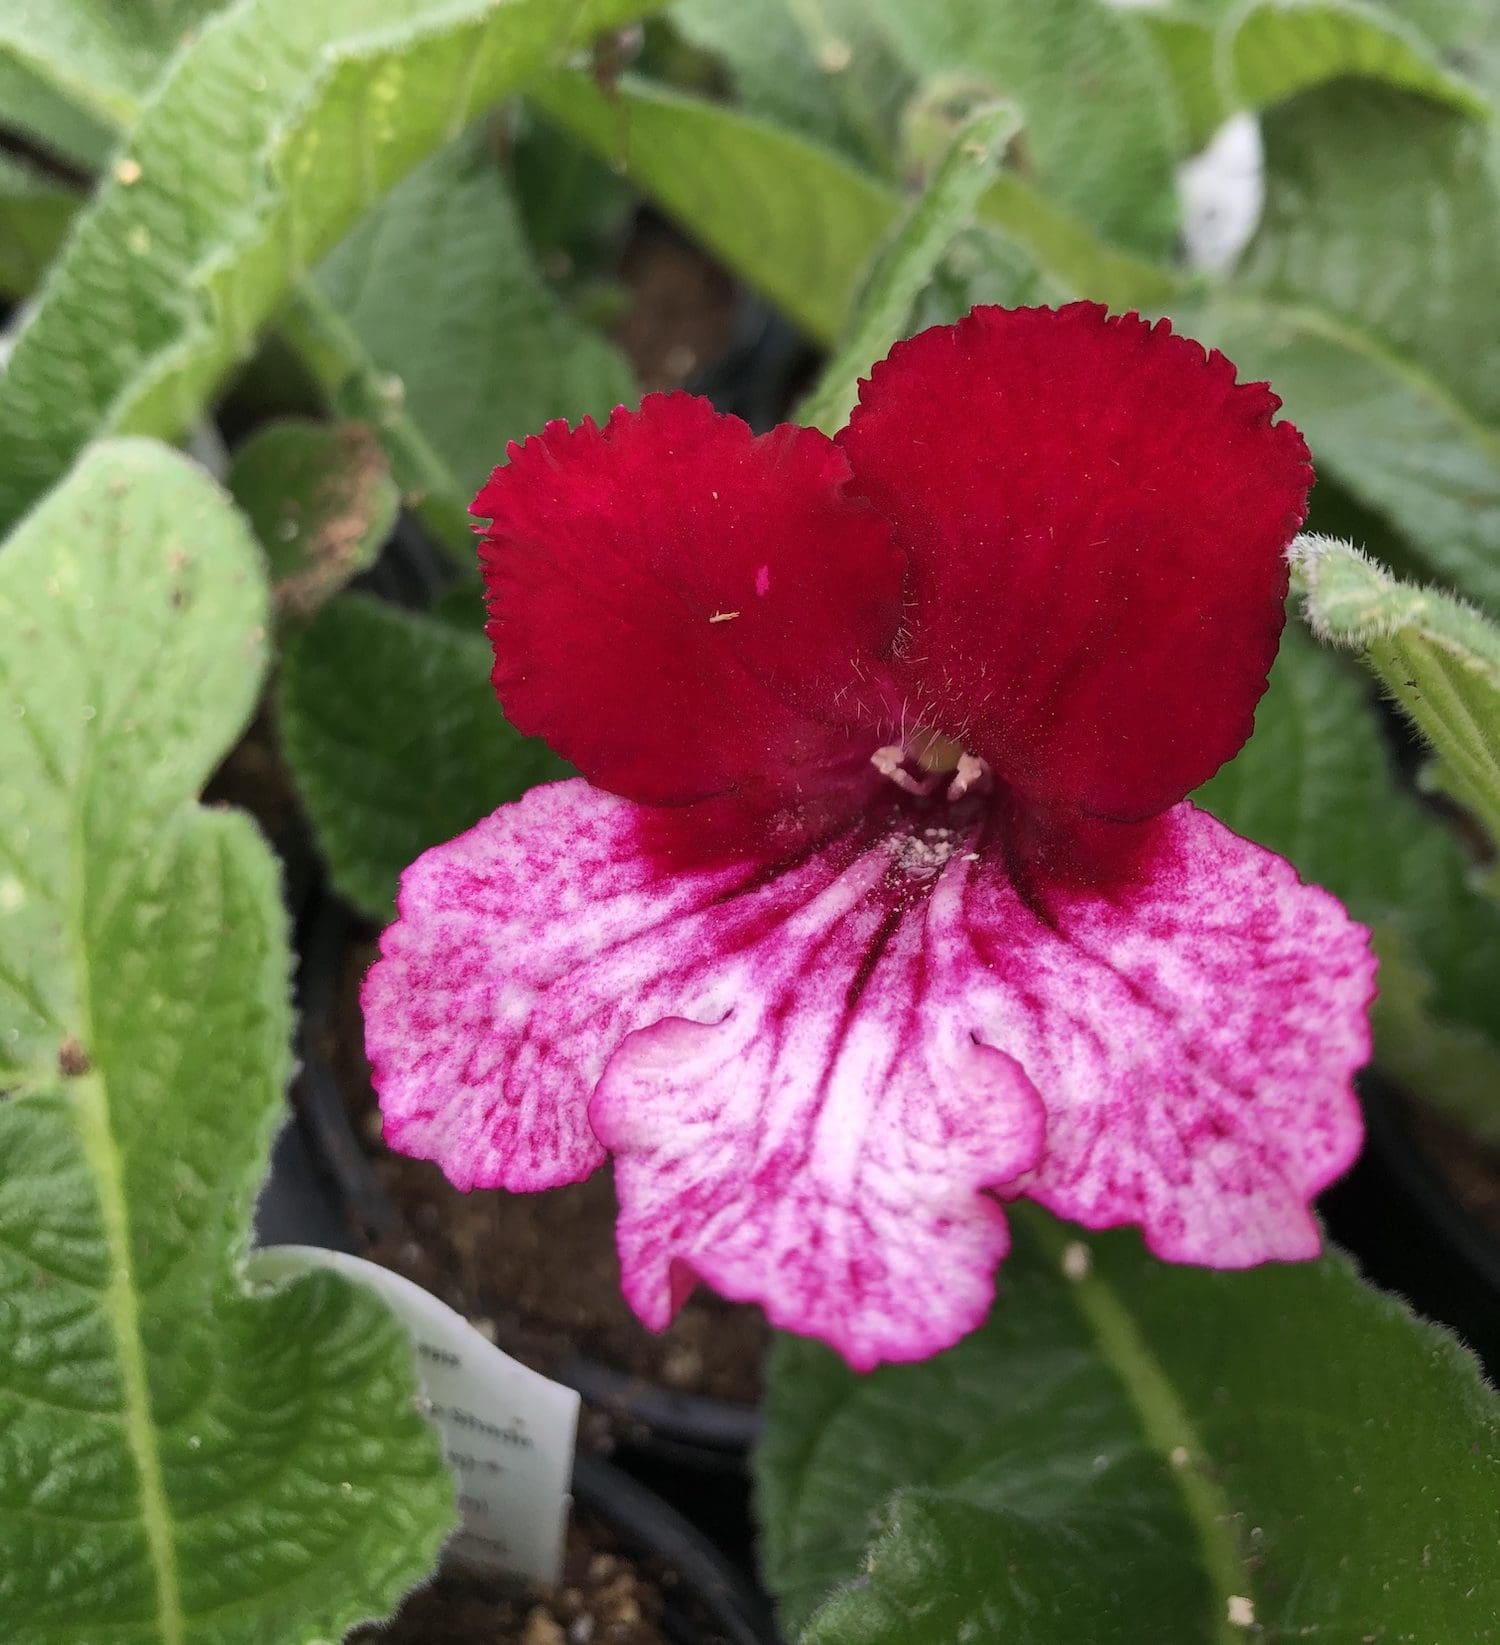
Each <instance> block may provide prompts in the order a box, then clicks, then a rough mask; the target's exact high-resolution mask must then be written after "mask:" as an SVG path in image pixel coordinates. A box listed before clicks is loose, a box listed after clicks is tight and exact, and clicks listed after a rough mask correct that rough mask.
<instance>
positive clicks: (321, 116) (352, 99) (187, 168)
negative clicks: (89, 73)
mask: <svg viewBox="0 0 1500 1645" xmlns="http://www.w3.org/2000/svg"><path fill="white" fill-rule="evenodd" d="M650 3H651V0H580V3H579V4H569V5H566V6H562V7H559V6H558V5H556V4H555V3H554V0H501V3H499V4H496V3H494V0H321V3H320V4H317V5H308V4H307V3H306V0H239V3H238V4H236V5H235V6H233V7H232V8H231V9H230V10H229V11H227V12H225V13H224V14H222V15H221V16H220V17H218V18H216V19H215V20H213V21H212V22H210V23H208V24H206V25H205V26H204V27H203V29H202V31H201V32H200V33H199V34H198V35H197V37H196V38H195V40H194V41H193V42H192V44H191V45H189V46H187V47H186V48H185V49H184V50H182V51H181V52H179V53H178V55H177V56H176V57H175V58H174V59H173V61H172V64H171V66H170V67H169V68H168V70H167V72H166V74H165V76H164V77H163V79H162V80H161V81H160V82H159V83H158V85H157V88H156V89H155V90H154V91H153V93H152V95H151V97H150V100H149V102H148V103H147V105H146V106H145V108H144V110H143V112H142V114H141V116H140V119H139V121H138V122H137V124H136V125H135V127H134V128H133V130H132V133H131V136H130V140H129V145H128V151H127V153H126V154H125V155H124V156H123V157H122V158H121V159H120V160H119V161H117V162H116V164H115V166H114V169H113V174H112V176H111V178H110V179H109V180H108V181H107V182H106V183H105V184H104V185H103V187H102V188H101V189H100V191H99V193H98V194H97V195H96V196H95V198H94V200H93V202H92V204H91V205H90V207H89V209H88V211H87V213H86V214H85V215H84V216H83V217H82V218H81V219H80V222H79V227H78V230H77V232H76V233H75V234H74V235H73V237H72V238H71V239H70V240H69V242H68V246H67V249H66V251H65V253H64V255H63V257H62V259H61V261H60V262H59V263H58V264H57V265H56V267H55V268H54V270H53V273H52V276H51V277H50V279H49V280H48V281H47V284H46V285H45V286H44V288H43V290H42V293H41V295H40V298H39V301H38V308H37V311H36V313H35V314H34V315H33V317H32V319H31V321H30V323H29V324H28V325H27V326H26V327H25V329H24V330H23V331H22V333H21V336H20V338H19V339H18V341H17V344H16V349H15V352H14V354H13V355H12V356H11V359H10V362H9V365H8V367H7V369H6V372H5V375H4V376H3V377H0V451H3V452H4V454H5V456H4V462H3V465H0V523H3V522H6V521H9V520H12V519H14V518H15V516H16V515H17V514H19V512H20V511H21V510H22V509H23V508H25V506H26V505H27V504H28V503H29V502H30V501H31V500H32V499H33V498H35V497H36V496H37V495H38V494H39V493H40V492H41V491H43V490H44V489H45V488H46V487H47V486H48V485H50V484H51V483H52V482H53V481H55V480H56V479H57V477H58V476H59V475H60V474H61V473H62V472H63V471H64V469H65V468H66V467H67V465H68V463H69V462H70V461H71V460H72V457H73V455H74V453H75V452H76V451H77V450H78V449H79V448H80V447H81V446H82V445H83V444H84V443H85V442H86V441H87V440H89V439H91V438H93V437H94V436H95V435H97V434H100V433H102V432H107V431H111V430H114V431H128V432H139V433H150V434H162V435H173V434H176V433H177V432H179V431H180V430H181V429H182V428H183V427H184V426H185V425H186V424H187V423H188V422H189V421H190V420H191V419H192V418H193V416H194V415H195V414H196V413H197V411H198V410H199V408H200V407H201V406H202V405H203V403H204V402H205V400H206V399H207V398H208V396H209V395H210V394H211V393H212V391H213V389H214V388H215V386H216V385H217V384H218V383H219V381H220V380H221V379H222V377H223V376H224V374H225V372H226V371H227V370H228V368H229V367H230V366H231V365H232V364H233V363H234V362H235V361H236V360H237V359H239V358H241V357H242V356H243V355H244V354H245V353H246V352H247V351H248V349H249V347H250V345H251V343H252V342H253V340H254V337H255V334H256V332H257V330H258V329H259V327H260V325H261V324H262V322H263V321H264V320H265V319H266V317H267V316H268V315H269V314H270V313H271V312H272V311H273V310H274V309H275V308H276V307H277V306H278V304H279V303H280V302H281V301H282V299H283V298H284V297H285V296H286V294H287V292H288V290H289V289H290V287H291V285H292V283H293V282H294V280H295V279H296V278H297V277H298V276H300V275H301V274H302V273H303V271H304V270H305V269H306V268H307V267H308V266H309V265H310V264H312V263H313V262H315V261H317V260H318V259H319V258H320V257H321V256H322V254H323V253H324V252H325V251H326V250H328V248H329V247H330V246H331V245H332V244H333V243H334V242H335V241H336V240H337V239H338V238H339V236H340V235H341V234H342V233H343V232H344V230H346V229H347V228H348V227H349V225H350V224H351V223H352V222H353V220H354V219H355V217H356V216H358V215H359V213H360V212H361V211H362V210H366V209H368V208H369V207H370V206H371V205H373V204H374V202H375V201H376V200H377V199H378V198H379V197H380V195H381V194H382V193H383V192H384V191H385V190H386V189H388V188H390V187H391V186H392V185H393V184H394V183H395V182H397V181H398V180H399V179H400V178H401V177H402V176H403V175H404V174H405V173H406V172H407V171H409V170H410V169H411V168H412V166H413V165H415V164H416V162H417V161H418V160H420V159H421V158H422V157H423V156H424V155H425V154H427V153H429V152H430V151H431V150H433V149H435V148H437V147H438V146H439V144H441V143H442V142H444V141H446V140H448V139H450V138H452V137H453V136H454V135H456V133H457V132H459V131H460V130H461V129H462V128H463V126H464V125H465V124H466V122H467V120H468V118H469V116H470V114H471V113H472V112H473V111H474V110H476V109H479V108H482V107H484V106H485V105H486V104H488V103H491V102H493V101H495V100H496V99H497V98H500V97H503V96H505V95H506V94H507V93H508V92H510V91H512V90H513V89H514V88H515V87H516V86H517V85H519V84H520V83H521V81H522V80H523V79H524V78H525V77H526V76H527V75H528V74H530V73H532V72H534V71H535V70H536V69H537V68H539V67H540V66H542V65H543V64H544V63H546V62H547V61H548V59H549V58H552V57H555V56H556V55H557V54H558V53H559V52H561V51H563V50H564V49H565V48H566V47H567V45H568V44H569V42H570V41H572V40H574V39H578V38H583V37H586V36H587V34H588V32H589V31H590V30H592V29H595V28H599V27H602V26H604V25H606V24H608V23H611V22H616V21H622V20H624V19H625V18H627V17H628V16H630V15H633V14H635V13H637V12H639V11H641V10H642V9H649V4H650ZM267 41H274V42H275V50H274V51H272V50H268V49H267V46H266V42H267Z"/></svg>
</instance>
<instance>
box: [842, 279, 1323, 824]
mask: <svg viewBox="0 0 1500 1645" xmlns="http://www.w3.org/2000/svg"><path fill="white" fill-rule="evenodd" d="M1280 404H1281V402H1280V401H1279V400H1278V399H1277V397H1276V396H1275V395H1274V394H1272V393H1271V391H1270V389H1269V388H1267V387H1266V385H1265V384H1263V383H1252V384H1237V383H1236V382H1235V372H1234V367H1233V366H1232V365H1231V364H1230V362H1229V361H1228V360H1226V359H1225V358H1224V357H1223V355H1221V354H1218V353H1213V354H1205V352H1204V350H1203V349H1202V348H1201V347H1200V346H1199V345H1198V344H1197V343H1195V342H1192V341H1190V340H1189V339H1187V338H1184V337H1177V336H1174V335H1173V333H1172V331H1171V329H1170V327H1169V325H1168V324H1167V322H1166V321H1160V322H1158V323H1157V324H1156V325H1154V326H1153V325H1150V324H1148V323H1147V322H1146V321H1144V320H1142V319H1140V318H1139V317H1138V316H1136V315H1125V316H1117V317H1114V318H1108V317H1106V313H1105V310H1104V309H1103V308H1100V307H1099V306H1097V305H1095V304H1090V303H1074V304H1071V305H1070V306H1068V307H1066V308H1062V309H1041V308H1033V309H1012V310H1006V309H999V308H980V309H975V310H974V312H973V313H972V314H970V315H968V316H967V317H966V318H965V319H963V320H961V321H959V323H958V324H957V325H953V326H941V327H934V328H933V329H932V330H930V331H924V332H922V333H921V334H920V335H918V336H916V337H913V338H911V339H910V340H909V341H907V342H903V343H898V344H897V345H896V347H895V348H894V349H893V350H892V351H891V354H890V355H889V357H888V358H887V359H886V360H884V361H882V362H881V363H880V364H879V365H877V366H876V367H875V369H874V371H873V372H872V374H871V377H870V380H869V381H868V382H867V383H865V384H864V385H863V389H862V393H861V400H860V405H859V407H858V408H857V409H856V410H855V412H854V416H853V418H852V420H851V421H850V424H849V426H848V428H846V429H845V430H844V431H843V433H842V434H841V435H840V436H839V441H840V444H841V445H842V446H843V449H844V451H845V452H846V453H847V454H848V457H849V460H850V463H851V465H852V467H853V469H854V473H855V489H856V490H857V491H858V492H859V493H860V494H861V495H862V496H864V497H866V498H868V499H869V500H870V501H871V502H872V503H873V504H874V505H875V507H877V508H878V509H879V510H880V511H881V512H882V513H883V514H885V515H886V516H887V518H889V519H890V520H891V521H892V522H894V524H895V528H896V541H897V542H898V543H899V544H900V546H901V547H902V548H903V549H905V550H906V552H907V554H908V556H909V559H910V572H909V589H908V591H909V597H910V601H911V605H912V610H911V611H910V612H909V614H908V622H907V629H906V632H907V635H908V638H907V640H906V641H905V643H904V644H903V648H902V652H903V661H902V664H901V672H902V675H903V685H904V687H905V689H906V690H907V692H908V699H909V707H908V723H909V724H910V723H916V724H920V725H922V726H924V727H925V728H927V729H930V730H936V731H940V732H942V733H944V734H945V735H947V736H949V737H951V738H953V739H955V740H956V741H958V742H960V743H962V744H963V746H964V747H966V748H967V749H969V750H970V751H971V752H973V753H976V754H979V755H982V756H983V757H984V758H985V759H987V760H989V761H990V763H991V764H992V765H993V766H994V767H995V768H996V769H997V771H998V772H999V773H1000V774H1001V776H1002V777H1004V779H1005V780H1006V781H1007V782H1008V783H1010V784H1011V785H1012V786H1014V787H1015V788H1017V789H1019V790H1020V791H1021V792H1022V793H1023V794H1024V795H1026V796H1027V797H1028V798H1029V799H1031V800H1033V801H1037V802H1042V803H1048V804H1051V805H1054V806H1065V807H1066V806H1079V807H1082V808H1084V809H1085V810H1088V811H1092V812H1095V813H1097V814H1100V815H1103V816H1109V817H1116V818H1121V819H1137V818H1143V817H1146V816H1150V815H1153V814H1155V813H1156V812H1159V811H1162V810H1164V809H1165V808H1166V807H1168V806H1170V805H1172V804H1174V803H1175V802H1176V801H1177V800H1179V799H1181V798H1182V796H1183V795H1185V794H1186V793H1188V792H1189V790H1191V789H1193V788H1195V787H1196V786H1197V785H1198V784H1199V783H1200V782H1202V781H1204V779H1206V778H1207V777H1209V776H1211V775H1212V773H1213V772H1214V771H1216V770H1217V769H1218V767H1219V766H1220V765H1222V764H1223V763H1224V761H1225V760H1227V759H1229V758H1230V757H1231V756H1232V755H1233V754H1234V753H1235V752H1236V750H1237V749H1238V748H1239V747H1240V745H1241V744H1242V743H1243V742H1244V741H1245V739H1246V738H1247V737H1248V736H1249V734H1250V730H1251V727H1252V724H1253V720H1254V712H1255V704H1256V702H1257V701H1258V700H1259V698H1260V696H1261V693H1262V692H1263V691H1264V690H1265V684H1266V673H1267V671H1268V669H1269V668H1270V666H1271V662H1272V660H1273V659H1274V657H1275V654H1276V647H1277V644H1278V642H1279V639H1280V634H1281V626H1282V621H1283V604H1284V601H1285V597H1286V588H1287V568H1286V562H1285V550H1286V548H1287V545H1288V544H1289V543H1290V542H1291V539H1292V537H1293V536H1294V535H1295V533H1296V531H1297V529H1298V527H1299V526H1300V525H1301V523H1302V521H1303V519H1304V517H1305V515H1306V508H1307V493H1308V489H1309V487H1310V486H1311V484H1312V469H1311V466H1310V464H1309V460H1308V453H1307V447H1306V446H1305V444H1304V443H1303V440H1302V437H1301V436H1300V435H1299V434H1298V432H1297V430H1296V429H1295V428H1293V427H1292V425H1291V424H1290V423H1285V422H1282V423H1273V422H1272V417H1273V415H1274V413H1275V412H1276V410H1277V409H1278V408H1279V406H1280Z"/></svg>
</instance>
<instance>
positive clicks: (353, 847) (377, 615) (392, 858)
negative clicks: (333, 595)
mask: <svg viewBox="0 0 1500 1645" xmlns="http://www.w3.org/2000/svg"><path fill="white" fill-rule="evenodd" d="M492 661H493V659H492V658H491V656H490V648H489V644H488V642H487V641H486V640H485V638H484V635H483V634H482V633H481V632H480V631H479V630H478V629H477V628H475V629H473V630H471V631H469V632H467V633H465V632H461V631H460V630H459V629H457V628H455V627H454V626H452V625H451V624H449V623H445V622H441V621H439V620H437V619H435V618H432V617H422V616H416V615H414V614H412V613H410V612H404V611H397V610H395V609H394V608H393V607H391V606H387V605H383V604H381V603H379V602H377V601H375V600H369V599H363V598H361V597H359V596H358V595H346V596H345V597H344V598H342V599H339V600H335V601H334V602H333V603H332V604H331V605H329V606H327V607H325V608H324V610H323V611H322V612H321V613H319V615H318V616H317V617H316V618H315V619H314V621H313V622H312V623H311V624H309V625H308V627H307V628H306V629H305V630H303V631H302V632H301V633H300V634H298V635H296V636H294V637H293V639H292V640H291V642H290V644H289V645H288V647H287V650H286V655H285V659H284V661H283V665H282V676H281V693H280V708H281V732H282V741H283V745H284V747H285V750H286V755H287V758H288V760H289V761H290V762H291V766H292V771H293V774H294V775H295V777H296V779H297V786H298V788H299V790H300V791H301V794H302V798H303V801H304V803H305V804H306V806H307V810H308V815H309V816H310V817H311V819H312V824H313V829H314V832H315V833H316V835H317V840H318V845H319V848H320V849H321V850H322V852H323V855H324V858H325V859H326V860H327V863H328V867H329V871H330V873H331V874H332V876H333V883H334V884H335V885H336V886H337V887H338V889H339V891H340V892H341V893H342V894H343V895H344V896H345V897H347V898H348V899H349V901H350V902H352V903H353V904H354V905H355V906H356V907H357V908H359V909H361V910H362V911H363V912H365V913H367V914H369V915H370V916H371V917H372V918H374V919H387V918H389V917H390V914H391V911H392V908H393V906H394V903H395V895H396V881H397V879H398V878H399V877H400V874H401V870H402V869H403V868H405V867H406V866H407V864H408V863H410V862H411V861H413V859H414V858H416V857H418V856H420V855H421V854H422V852H424V851H425V850H427V848H428V847H429V846H433V845H439V844H441V843H442V842H443V841H444V840H449V839H452V838H453V836H454V835H455V834H461V833H462V832H463V831H464V829H466V828H468V827H470V826H471V825H472V824H474V823H476V822H478V821H479V819H480V818H481V817H484V816H487V815H488V814H489V813H490V812H491V811H493V810H494V809H495V807H496V806H498V805H503V804H505V803H506V801H508V800H513V799H516V798H518V797H519V796H520V795H521V794H522V793H524V792H525V791H526V790H527V789H528V788H531V787H533V786H534V785H535V784H537V783H539V782H547V781H550V780H551V779H552V778H554V777H560V776H565V775H566V774H567V769H568V768H567V767H566V766H564V765H563V763H562V762H561V761H560V760H558V759H557V757H556V756H555V755H554V754H552V753H551V752H550V750H549V749H548V748H547V747H546V746H545V744H543V743H539V742H537V741H535V740H534V739H533V738H529V737H522V736H521V735H519V733H517V732H516V731H514V730H512V729H511V727H510V725H509V724H508V723H507V722H506V720H505V718H504V716H503V715H502V714H501V712H500V707H499V705H498V704H497V703H496V701H495V694H494V692H493V691H492V690H491V689H490V667H491V663H492Z"/></svg>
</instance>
